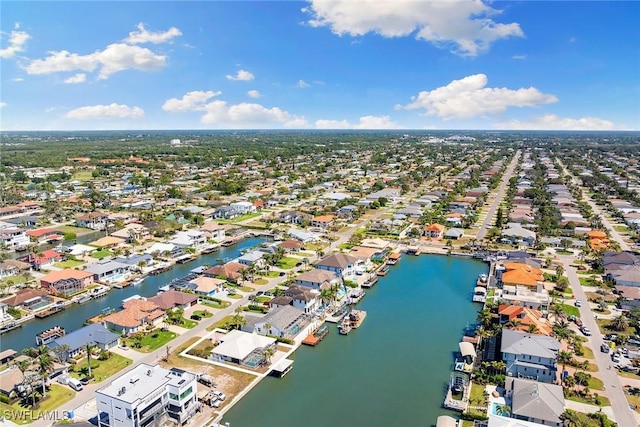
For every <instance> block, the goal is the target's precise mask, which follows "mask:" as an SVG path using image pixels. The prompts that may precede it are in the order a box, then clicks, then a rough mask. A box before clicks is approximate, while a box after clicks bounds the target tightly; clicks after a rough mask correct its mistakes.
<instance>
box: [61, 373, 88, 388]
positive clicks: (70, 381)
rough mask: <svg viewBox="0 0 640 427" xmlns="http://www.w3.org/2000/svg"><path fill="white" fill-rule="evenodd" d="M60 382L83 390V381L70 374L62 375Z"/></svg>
mask: <svg viewBox="0 0 640 427" xmlns="http://www.w3.org/2000/svg"><path fill="white" fill-rule="evenodd" d="M57 381H58V382H59V383H60V384H65V385H68V386H69V387H71V388H72V389H74V390H75V391H81V390H82V383H81V382H80V380H77V379H75V378H73V377H70V376H69V375H60V376H59V377H58V380H57Z"/></svg>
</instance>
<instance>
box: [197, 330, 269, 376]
mask: <svg viewBox="0 0 640 427" xmlns="http://www.w3.org/2000/svg"><path fill="white" fill-rule="evenodd" d="M268 348H271V349H274V350H275V349H276V339H275V338H272V337H265V336H263V335H258V334H251V333H248V332H243V331H238V330H235V329H234V330H232V331H229V332H227V333H226V334H224V335H223V336H222V337H221V338H220V343H219V344H218V345H217V346H216V347H214V348H213V350H212V351H211V356H210V358H211V359H212V360H216V361H220V362H231V363H237V364H239V365H241V366H248V367H251V368H256V367H258V366H259V365H260V364H262V363H263V362H264V360H265V359H264V356H263V354H264V352H265V350H267V349H268Z"/></svg>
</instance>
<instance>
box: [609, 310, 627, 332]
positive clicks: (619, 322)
mask: <svg viewBox="0 0 640 427" xmlns="http://www.w3.org/2000/svg"><path fill="white" fill-rule="evenodd" d="M609 326H611V327H612V328H613V329H614V330H616V331H618V332H622V331H625V330H626V329H627V328H628V327H629V319H627V318H626V317H625V316H624V315H622V314H621V315H620V316H618V317H616V318H615V319H613V320H612V321H611V323H609Z"/></svg>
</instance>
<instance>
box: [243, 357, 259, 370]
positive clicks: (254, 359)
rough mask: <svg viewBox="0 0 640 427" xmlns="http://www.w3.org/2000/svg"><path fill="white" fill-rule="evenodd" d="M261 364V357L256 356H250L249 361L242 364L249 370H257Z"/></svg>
mask: <svg viewBox="0 0 640 427" xmlns="http://www.w3.org/2000/svg"><path fill="white" fill-rule="evenodd" d="M261 363H262V356H259V355H257V354H256V355H253V356H251V358H250V359H249V360H247V361H245V362H244V364H245V365H247V366H248V367H250V368H257V367H258V366H260V364H261Z"/></svg>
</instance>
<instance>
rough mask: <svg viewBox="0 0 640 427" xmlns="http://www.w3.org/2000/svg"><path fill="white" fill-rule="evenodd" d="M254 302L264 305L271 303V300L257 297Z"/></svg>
mask: <svg viewBox="0 0 640 427" xmlns="http://www.w3.org/2000/svg"><path fill="white" fill-rule="evenodd" d="M254 301H255V302H258V303H260V304H262V303H263V302H267V301H271V298H270V297H264V296H259V297H256V299H255V300H254Z"/></svg>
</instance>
